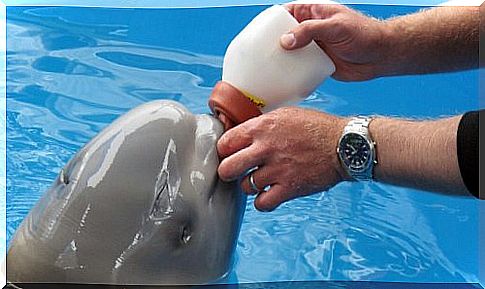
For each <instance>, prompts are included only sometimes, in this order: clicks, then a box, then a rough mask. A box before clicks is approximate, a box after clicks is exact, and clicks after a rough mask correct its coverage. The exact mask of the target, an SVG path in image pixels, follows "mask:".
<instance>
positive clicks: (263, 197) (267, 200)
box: [254, 184, 290, 212]
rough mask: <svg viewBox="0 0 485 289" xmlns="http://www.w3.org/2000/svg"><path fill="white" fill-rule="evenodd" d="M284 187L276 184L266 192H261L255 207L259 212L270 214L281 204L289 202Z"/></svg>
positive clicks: (255, 201)
mask: <svg viewBox="0 0 485 289" xmlns="http://www.w3.org/2000/svg"><path fill="white" fill-rule="evenodd" d="M289 199H290V197H289V195H288V194H287V192H285V188H284V187H283V186H282V185H279V184H274V185H272V186H271V188H270V189H269V190H268V191H266V192H261V193H260V194H259V195H258V196H257V197H256V199H255V200H254V207H255V208H256V209H258V210H259V211H264V212H269V211H273V210H274V209H276V208H277V207H278V206H279V205H280V204H281V203H283V202H285V201H287V200H289Z"/></svg>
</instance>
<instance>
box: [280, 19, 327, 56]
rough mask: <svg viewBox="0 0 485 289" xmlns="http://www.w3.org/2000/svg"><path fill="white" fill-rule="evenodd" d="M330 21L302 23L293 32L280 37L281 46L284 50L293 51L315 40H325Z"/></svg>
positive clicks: (307, 21)
mask: <svg viewBox="0 0 485 289" xmlns="http://www.w3.org/2000/svg"><path fill="white" fill-rule="evenodd" d="M327 22H328V20H322V19H319V20H306V21H303V22H301V23H300V24H299V25H298V26H297V27H295V28H294V29H293V30H292V31H290V32H288V33H286V34H283V35H282V36H281V37H280V45H281V46H282V47H283V48H284V49H288V50H292V49H297V48H301V47H304V46H307V45H308V44H310V42H311V41H312V40H314V39H319V40H321V39H324V38H326V37H325V34H326V31H325V30H326V29H325V27H326V26H327Z"/></svg>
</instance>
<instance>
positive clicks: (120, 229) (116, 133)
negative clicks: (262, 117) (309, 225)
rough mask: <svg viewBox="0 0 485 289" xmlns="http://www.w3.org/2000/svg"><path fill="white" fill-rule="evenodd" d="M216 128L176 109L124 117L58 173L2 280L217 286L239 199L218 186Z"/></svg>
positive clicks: (143, 110) (172, 105) (143, 109)
mask: <svg viewBox="0 0 485 289" xmlns="http://www.w3.org/2000/svg"><path fill="white" fill-rule="evenodd" d="M222 132H223V128H222V125H221V124H220V123H219V122H218V121H217V120H216V119H215V118H213V117H211V116H209V115H193V114H191V113H190V112H189V111H188V110H187V109H186V108H184V107H183V106H182V105H181V104H179V103H176V102H172V101H153V102H149V103H146V104H143V105H140V106H139V107H137V108H135V109H133V110H131V111H129V112H128V113H126V114H125V115H123V116H121V117H120V118H118V119H117V120H116V121H114V122H113V123H112V124H111V125H109V126H108V127H107V128H105V129H104V130H103V131H102V132H100V133H99V134H98V135H97V136H96V137H94V138H93V139H92V140H91V141H90V142H89V143H88V144H86V145H85V146H84V147H83V148H82V149H81V150H80V151H79V152H78V153H77V154H76V155H75V156H74V157H73V158H72V159H71V160H70V161H69V162H68V164H67V165H66V166H65V167H64V168H63V169H62V170H61V172H60V173H59V176H58V177H57V179H56V180H55V182H54V184H53V185H52V187H51V188H50V189H49V190H48V191H47V192H46V193H45V194H44V195H43V196H42V198H41V199H40V200H39V201H38V203H37V204H36V205H35V206H34V208H33V209H32V210H31V212H30V213H29V215H28V216H27V217H26V218H25V220H24V221H23V223H22V224H21V226H20V227H19V229H18V230H17V232H16V234H15V236H14V238H13V240H12V242H11V245H10V248H9V251H8V255H7V280H8V281H9V282H12V283H16V282H22V283H25V282H49V283H53V282H62V283H102V284H147V285H149V284H158V285H168V284H203V283H208V282H212V281H215V280H218V279H220V278H222V277H224V276H225V275H226V274H227V273H228V271H229V269H230V267H231V265H232V255H233V253H234V250H235V247H236V241H237V237H238V234H239V229H240V225H241V220H242V216H243V214H244V207H245V200H246V199H245V196H244V194H242V193H241V192H240V191H239V189H238V188H237V186H236V184H235V183H223V182H221V181H220V180H219V179H218V176H217V166H218V164H219V159H218V155H217V152H216V145H215V144H216V141H217V139H218V138H219V136H220V135H221V134H222Z"/></svg>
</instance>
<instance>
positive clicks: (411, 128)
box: [370, 116, 467, 194]
mask: <svg viewBox="0 0 485 289" xmlns="http://www.w3.org/2000/svg"><path fill="white" fill-rule="evenodd" d="M459 122H460V116H459V117H453V118H446V119H440V120H434V121H409V120H399V119H388V118H376V119H375V120H373V121H372V122H371V125H370V132H371V134H372V137H373V139H374V141H375V142H376V143H377V149H376V150H377V156H378V164H377V165H376V166H375V178H376V180H378V181H382V182H385V183H390V184H395V185H399V186H406V187H414V188H419V189H424V190H430V191H440V192H446V193H450V194H464V193H465V192H466V191H467V189H466V187H465V185H464V183H463V181H462V178H461V174H460V168H459V164H458V157H457V145H456V144H457V141H456V136H457V129H458V125H459Z"/></svg>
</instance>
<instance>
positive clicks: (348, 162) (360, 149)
mask: <svg viewBox="0 0 485 289" xmlns="http://www.w3.org/2000/svg"><path fill="white" fill-rule="evenodd" d="M339 154H340V159H341V160H342V162H343V163H344V165H345V166H346V167H347V168H349V169H350V170H351V171H357V172H359V171H363V170H365V169H366V168H367V167H368V165H369V163H370V162H371V148H370V144H369V142H368V141H367V139H365V138H364V137H363V136H361V135H360V134H356V133H348V134H346V135H344V136H343V138H342V140H341V141H340V143H339Z"/></svg>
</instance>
